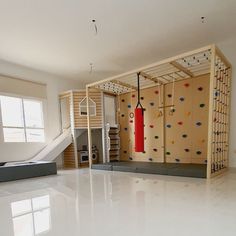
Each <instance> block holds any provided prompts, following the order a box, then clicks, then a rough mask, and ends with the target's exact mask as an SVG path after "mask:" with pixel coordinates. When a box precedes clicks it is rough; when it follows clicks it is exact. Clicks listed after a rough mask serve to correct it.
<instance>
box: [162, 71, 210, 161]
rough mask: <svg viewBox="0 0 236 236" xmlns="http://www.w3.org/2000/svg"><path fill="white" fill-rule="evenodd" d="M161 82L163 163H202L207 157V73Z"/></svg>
mask: <svg viewBox="0 0 236 236" xmlns="http://www.w3.org/2000/svg"><path fill="white" fill-rule="evenodd" d="M172 91H173V84H172V83H171V84H167V85H165V106H170V105H174V112H173V113H170V108H169V107H167V108H166V109H165V132H166V133H165V144H166V145H165V147H166V149H165V154H166V162H171V163H176V162H177V163H202V164H203V163H205V164H206V160H207V136H208V103H209V95H208V93H209V75H205V76H200V77H194V78H190V79H187V80H183V81H179V82H176V83H175V89H174V91H175V92H174V102H173V93H172Z"/></svg>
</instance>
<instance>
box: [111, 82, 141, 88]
mask: <svg viewBox="0 0 236 236" xmlns="http://www.w3.org/2000/svg"><path fill="white" fill-rule="evenodd" d="M111 82H112V83H114V84H118V85H121V86H123V87H126V88H129V89H133V90H138V88H137V87H136V86H133V85H131V84H127V83H125V82H122V81H120V80H112V81H111Z"/></svg>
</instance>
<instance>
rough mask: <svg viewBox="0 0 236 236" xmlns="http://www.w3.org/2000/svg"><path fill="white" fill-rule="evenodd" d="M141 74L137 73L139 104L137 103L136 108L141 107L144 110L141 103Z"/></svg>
mask: <svg viewBox="0 0 236 236" xmlns="http://www.w3.org/2000/svg"><path fill="white" fill-rule="evenodd" d="M139 77H140V72H138V73H137V82H138V102H137V105H136V108H138V107H139V106H140V107H141V108H142V110H143V106H142V104H141V103H140V78H139Z"/></svg>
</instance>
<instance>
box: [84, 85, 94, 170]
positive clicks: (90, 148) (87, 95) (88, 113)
mask: <svg viewBox="0 0 236 236" xmlns="http://www.w3.org/2000/svg"><path fill="white" fill-rule="evenodd" d="M86 98H87V124H88V152H89V168H90V169H91V167H92V163H93V160H92V134H91V126H90V109H89V86H86Z"/></svg>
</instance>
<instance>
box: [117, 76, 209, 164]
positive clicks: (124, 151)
mask: <svg viewBox="0 0 236 236" xmlns="http://www.w3.org/2000/svg"><path fill="white" fill-rule="evenodd" d="M174 86H175V87H174V93H173V84H172V83H169V84H166V85H164V93H163V89H161V88H160V87H159V86H156V87H152V88H147V89H142V90H141V103H142V105H143V107H144V109H145V111H144V123H145V126H144V136H145V141H144V142H145V152H144V153H135V152H134V145H135V143H134V119H133V118H132V117H133V112H134V108H135V106H136V102H137V93H136V92H133V93H127V94H123V95H120V96H119V98H118V100H119V107H120V112H119V121H120V128H121V131H120V137H121V160H133V161H153V162H164V161H166V162H169V163H201V164H206V160H207V141H208V138H207V137H208V104H209V74H208V75H204V76H199V77H194V78H190V79H186V80H182V81H178V82H176V83H175V85H174ZM163 96H164V97H163ZM173 96H174V100H173ZM163 100H164V101H165V102H164V105H165V109H164V110H165V112H164V111H163V109H162V108H161V109H158V107H163ZM172 105H173V107H172ZM171 108H173V109H174V110H173V112H172V113H171ZM160 111H162V112H163V115H162V116H160V114H159V112H160ZM164 132H165V138H164V140H163V137H164V135H163V134H164Z"/></svg>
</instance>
